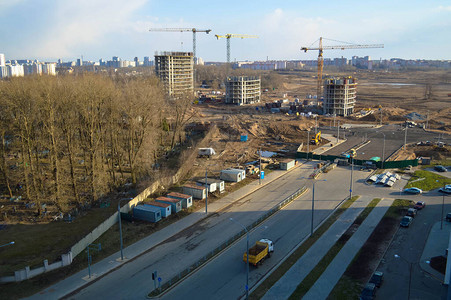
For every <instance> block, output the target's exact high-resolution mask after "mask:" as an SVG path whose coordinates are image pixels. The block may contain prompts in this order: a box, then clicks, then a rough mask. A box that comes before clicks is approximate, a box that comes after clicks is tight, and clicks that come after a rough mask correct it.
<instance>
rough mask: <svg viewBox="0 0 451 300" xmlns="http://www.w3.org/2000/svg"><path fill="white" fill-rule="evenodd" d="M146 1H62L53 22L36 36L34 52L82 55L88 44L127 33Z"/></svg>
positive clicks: (48, 55) (63, 55)
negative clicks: (136, 13) (137, 12)
mask: <svg viewBox="0 0 451 300" xmlns="http://www.w3.org/2000/svg"><path fill="white" fill-rule="evenodd" d="M146 2H147V1H146V0H128V1H127V2H126V4H124V1H122V0H80V1H58V2H57V4H56V7H55V9H54V12H53V19H52V20H51V22H52V23H53V25H52V26H51V28H50V29H49V30H48V31H46V32H43V33H38V34H37V35H36V37H35V44H36V48H35V50H34V54H35V55H36V56H40V57H53V58H57V57H73V56H78V55H80V52H81V51H82V49H83V48H84V47H85V46H94V45H99V44H101V43H102V42H104V41H105V40H106V38H107V37H112V38H114V35H119V34H121V33H123V32H124V31H125V30H126V29H127V28H128V27H129V26H131V24H132V21H133V16H134V14H135V12H136V11H137V10H139V9H140V8H141V7H142V6H143V5H144V4H145V3H146ZM49 27H50V26H49Z"/></svg>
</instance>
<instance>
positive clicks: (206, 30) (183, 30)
mask: <svg viewBox="0 0 451 300" xmlns="http://www.w3.org/2000/svg"><path fill="white" fill-rule="evenodd" d="M149 31H166V32H187V31H191V32H192V33H193V55H194V57H197V56H196V32H205V33H207V34H209V33H210V31H211V29H197V28H151V29H149Z"/></svg>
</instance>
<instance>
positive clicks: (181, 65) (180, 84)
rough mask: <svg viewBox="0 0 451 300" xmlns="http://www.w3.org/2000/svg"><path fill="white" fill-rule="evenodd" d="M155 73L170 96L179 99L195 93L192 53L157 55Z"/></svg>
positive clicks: (164, 53)
mask: <svg viewBox="0 0 451 300" xmlns="http://www.w3.org/2000/svg"><path fill="white" fill-rule="evenodd" d="M155 73H156V74H157V76H158V77H159V78H160V80H161V82H162V83H163V84H164V86H165V88H166V90H167V92H168V94H169V96H171V97H174V98H177V97H180V96H181V95H183V94H188V95H193V93H194V59H193V53H192V52H161V53H155Z"/></svg>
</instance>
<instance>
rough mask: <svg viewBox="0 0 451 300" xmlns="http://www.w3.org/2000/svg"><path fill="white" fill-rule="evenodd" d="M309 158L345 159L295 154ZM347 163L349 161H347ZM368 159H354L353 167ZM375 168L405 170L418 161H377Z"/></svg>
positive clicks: (298, 156)
mask: <svg viewBox="0 0 451 300" xmlns="http://www.w3.org/2000/svg"><path fill="white" fill-rule="evenodd" d="M307 157H308V158H310V159H315V160H327V161H334V160H335V159H337V158H339V159H346V158H345V157H342V156H336V155H322V154H313V153H311V152H310V153H307V152H296V158H307ZM348 161H349V162H351V161H350V159H348ZM366 161H368V159H354V165H358V166H361V165H363V164H364V163H365V162H366ZM375 164H376V167H377V168H379V169H396V168H405V167H407V166H409V165H410V166H413V167H415V166H418V159H409V160H397V161H385V162H382V161H378V162H376V163H375Z"/></svg>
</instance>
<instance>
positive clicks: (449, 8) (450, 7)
mask: <svg viewBox="0 0 451 300" xmlns="http://www.w3.org/2000/svg"><path fill="white" fill-rule="evenodd" d="M437 10H438V11H451V6H442V5H440V6H439V7H437Z"/></svg>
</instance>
